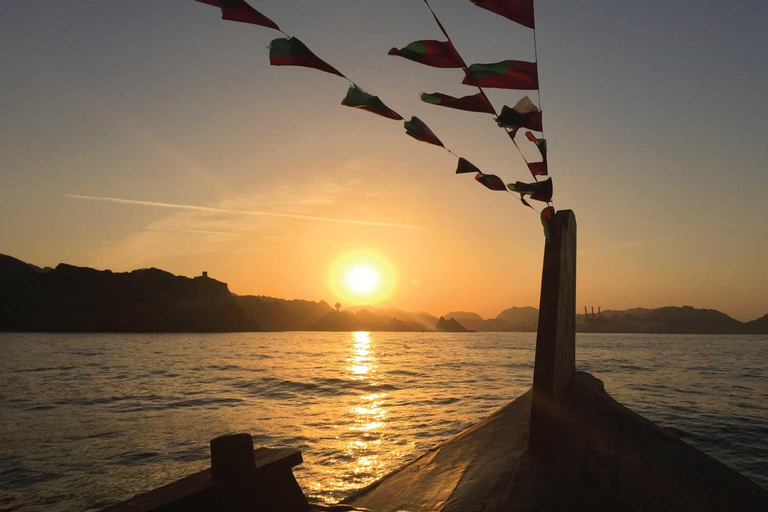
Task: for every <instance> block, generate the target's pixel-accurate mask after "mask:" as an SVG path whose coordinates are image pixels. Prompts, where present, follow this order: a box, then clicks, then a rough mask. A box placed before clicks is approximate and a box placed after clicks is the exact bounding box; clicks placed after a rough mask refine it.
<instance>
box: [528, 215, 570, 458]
mask: <svg viewBox="0 0 768 512" xmlns="http://www.w3.org/2000/svg"><path fill="white" fill-rule="evenodd" d="M557 219H558V220H559V221H560V224H561V225H560V227H559V228H558V229H557V230H555V232H554V233H553V236H552V237H551V238H550V240H547V242H546V244H545V246H544V266H543V271H542V276H541V298H540V300H539V326H538V331H537V333H536V362H535V364H534V370H533V400H532V403H531V428H530V437H529V443H530V447H531V449H533V450H536V449H538V448H545V447H546V445H547V444H548V443H549V441H550V440H551V439H552V436H553V435H555V432H553V430H554V429H555V428H556V424H557V417H558V414H559V413H560V412H561V407H560V406H561V405H562V401H563V398H564V397H565V392H566V390H567V389H568V385H569V384H570V382H571V378H572V377H573V373H574V371H575V369H576V216H575V215H574V214H573V212H572V211H571V210H562V211H559V212H557Z"/></svg>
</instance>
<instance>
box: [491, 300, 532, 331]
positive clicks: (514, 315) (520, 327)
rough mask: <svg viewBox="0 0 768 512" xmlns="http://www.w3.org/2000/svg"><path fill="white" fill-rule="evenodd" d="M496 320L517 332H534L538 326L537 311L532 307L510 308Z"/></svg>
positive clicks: (497, 316)
mask: <svg viewBox="0 0 768 512" xmlns="http://www.w3.org/2000/svg"><path fill="white" fill-rule="evenodd" d="M496 320H500V321H502V322H505V323H507V324H509V326H510V327H511V328H512V329H514V330H517V331H535V330H536V327H537V326H538V324H539V310H538V309H536V308H533V307H530V306H528V307H523V308H518V307H511V308H509V309H505V310H504V311H502V312H501V313H499V314H498V315H496Z"/></svg>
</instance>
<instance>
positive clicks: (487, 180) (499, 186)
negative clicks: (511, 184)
mask: <svg viewBox="0 0 768 512" xmlns="http://www.w3.org/2000/svg"><path fill="white" fill-rule="evenodd" d="M475 179H476V180H477V181H478V182H479V183H482V184H483V185H485V187H486V188H489V189H491V190H498V191H499V192H504V191H506V190H507V188H506V187H505V186H504V182H503V181H501V178H499V177H498V176H496V175H495V174H483V173H481V172H479V173H477V174H476V175H475Z"/></svg>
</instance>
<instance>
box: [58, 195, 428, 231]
mask: <svg viewBox="0 0 768 512" xmlns="http://www.w3.org/2000/svg"><path fill="white" fill-rule="evenodd" d="M64 197H68V198H71V199H80V200H87V201H100V202H106V203H115V204H127V205H134V206H149V207H154V208H169V209H175V210H190V211H198V212H208V213H221V214H229V215H253V216H266V217H282V218H286V219H298V220H308V221H316V222H334V223H338V224H352V225H358V226H375V227H383V228H399V229H426V228H424V227H423V226H415V225H412V224H397V223H393V222H376V221H368V220H355V219H339V218H334V217H322V216H318V215H301V214H297V213H280V212H266V211H257V210H234V209H227V208H214V207H210V206H195V205H188V204H173V203H163V202H158V201H140V200H136V199H121V198H117V197H96V196H85V195H80V194H64Z"/></svg>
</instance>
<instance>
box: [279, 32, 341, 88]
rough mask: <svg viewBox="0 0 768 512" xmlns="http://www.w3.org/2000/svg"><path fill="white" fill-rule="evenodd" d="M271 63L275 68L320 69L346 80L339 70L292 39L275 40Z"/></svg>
mask: <svg viewBox="0 0 768 512" xmlns="http://www.w3.org/2000/svg"><path fill="white" fill-rule="evenodd" d="M269 63H270V64H272V65H273V66H302V67H305V68H313V69H319V70H320V71H325V72H326V73H331V74H332V75H337V76H340V77H342V78H344V75H342V74H341V72H340V71H339V70H337V69H336V68H334V67H333V66H331V65H330V64H328V63H327V62H325V61H324V60H322V59H321V58H320V57H318V56H317V55H315V54H314V53H312V50H310V49H309V48H307V47H306V45H305V44H304V43H302V42H301V41H299V40H298V39H296V38H295V37H291V38H290V39H286V38H284V37H281V38H278V39H275V40H273V41H272V43H270V45H269Z"/></svg>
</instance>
